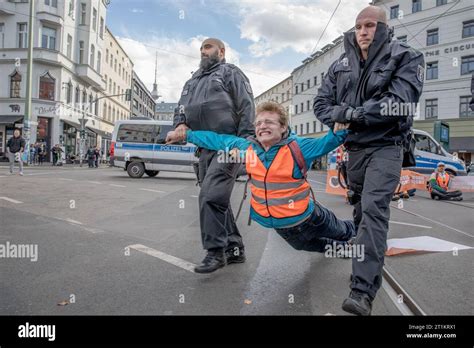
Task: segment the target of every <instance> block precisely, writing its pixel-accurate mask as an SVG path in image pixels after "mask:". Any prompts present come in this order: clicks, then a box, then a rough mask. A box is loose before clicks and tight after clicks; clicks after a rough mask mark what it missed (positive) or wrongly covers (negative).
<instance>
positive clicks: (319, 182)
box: [308, 179, 326, 186]
mask: <svg viewBox="0 0 474 348" xmlns="http://www.w3.org/2000/svg"><path fill="white" fill-rule="evenodd" d="M308 181H312V182H315V183H317V184H320V185H324V186H326V183H325V182H321V181H316V180H313V179H308Z"/></svg>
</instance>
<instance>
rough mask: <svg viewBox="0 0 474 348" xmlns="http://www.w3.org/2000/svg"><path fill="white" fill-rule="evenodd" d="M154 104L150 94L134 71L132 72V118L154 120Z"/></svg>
mask: <svg viewBox="0 0 474 348" xmlns="http://www.w3.org/2000/svg"><path fill="white" fill-rule="evenodd" d="M155 106H156V103H155V101H154V100H153V97H152V95H151V92H150V91H149V90H148V89H147V88H146V86H145V84H144V83H143V82H142V80H140V78H139V77H138V75H137V74H136V73H135V71H133V72H132V116H134V117H137V116H145V117H149V118H155Z"/></svg>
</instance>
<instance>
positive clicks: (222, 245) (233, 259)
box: [174, 38, 255, 273]
mask: <svg viewBox="0 0 474 348" xmlns="http://www.w3.org/2000/svg"><path fill="white" fill-rule="evenodd" d="M254 119H255V105H254V100H253V93H252V89H251V87H250V83H249V80H248V78H247V77H246V76H245V75H244V73H243V72H242V71H241V70H240V69H239V68H237V67H236V66H234V65H232V64H228V63H226V61H225V46H224V43H223V42H222V41H221V40H219V39H215V38H209V39H206V40H204V42H203V43H202V45H201V63H200V67H199V70H198V71H197V72H195V73H194V74H193V76H192V78H191V79H190V80H189V81H187V82H186V84H185V85H184V88H183V91H182V93H181V98H180V100H179V103H178V108H177V109H176V110H175V116H174V127H175V128H176V132H177V134H178V135H179V137H180V138H182V139H184V138H185V134H186V130H187V129H191V130H193V131H195V130H207V131H214V132H216V133H220V134H232V135H237V136H239V137H242V138H246V137H248V136H251V135H254V127H253V122H254ZM218 158H219V159H220V156H218V154H217V152H216V151H211V150H207V149H199V182H200V186H201V191H200V193H199V217H200V225H201V238H202V244H203V247H204V249H206V250H207V255H206V257H205V258H204V260H203V261H202V263H201V264H200V265H199V266H197V267H196V268H195V272H197V273H211V272H214V271H216V270H217V269H219V268H221V267H224V266H225V265H226V263H227V264H230V263H242V262H245V253H244V245H243V242H242V236H241V235H240V233H239V230H238V228H237V225H236V224H235V221H234V215H233V213H232V209H231V206H230V196H231V193H232V189H233V187H234V182H235V179H236V177H237V172H238V170H239V167H240V164H238V163H220V162H222V161H218Z"/></svg>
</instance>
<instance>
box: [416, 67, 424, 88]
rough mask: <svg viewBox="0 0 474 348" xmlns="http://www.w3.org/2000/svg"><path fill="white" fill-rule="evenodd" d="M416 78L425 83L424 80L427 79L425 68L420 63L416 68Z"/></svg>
mask: <svg viewBox="0 0 474 348" xmlns="http://www.w3.org/2000/svg"><path fill="white" fill-rule="evenodd" d="M416 78H417V79H418V81H419V82H421V83H423V80H424V79H425V68H424V67H423V66H422V65H420V64H418V68H417V70H416Z"/></svg>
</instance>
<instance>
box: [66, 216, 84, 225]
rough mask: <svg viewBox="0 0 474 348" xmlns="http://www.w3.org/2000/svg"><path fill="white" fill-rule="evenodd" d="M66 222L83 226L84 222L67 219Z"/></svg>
mask: <svg viewBox="0 0 474 348" xmlns="http://www.w3.org/2000/svg"><path fill="white" fill-rule="evenodd" d="M65 221H67V222H70V223H72V224H75V225H82V222H79V221H76V220H73V219H69V218H67V219H66V220H65Z"/></svg>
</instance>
